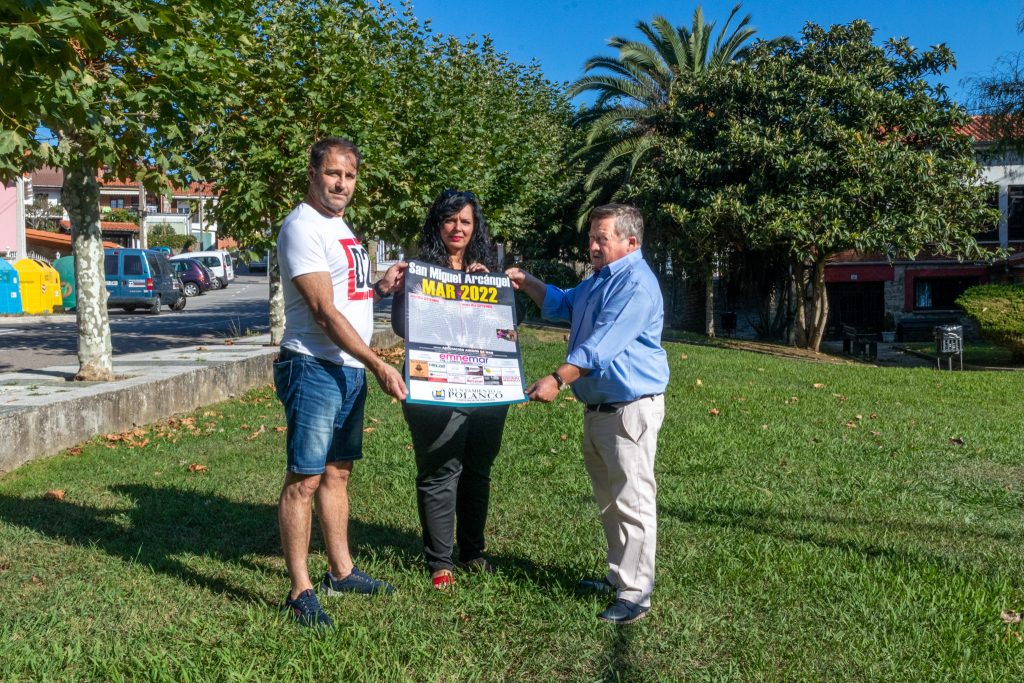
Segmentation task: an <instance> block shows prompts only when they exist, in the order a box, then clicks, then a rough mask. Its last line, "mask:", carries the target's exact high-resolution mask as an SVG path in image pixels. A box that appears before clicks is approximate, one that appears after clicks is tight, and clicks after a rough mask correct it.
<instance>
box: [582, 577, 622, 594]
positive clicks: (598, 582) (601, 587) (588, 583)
mask: <svg viewBox="0 0 1024 683" xmlns="http://www.w3.org/2000/svg"><path fill="white" fill-rule="evenodd" d="M576 592H577V593H578V594H579V595H615V586H613V585H611V584H610V583H608V579H583V580H581V581H580V582H579V583H577V584H576Z"/></svg>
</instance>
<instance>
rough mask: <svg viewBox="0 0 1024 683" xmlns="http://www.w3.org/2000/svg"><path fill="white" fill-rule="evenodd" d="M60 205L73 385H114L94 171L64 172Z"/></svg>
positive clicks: (82, 168)
mask: <svg viewBox="0 0 1024 683" xmlns="http://www.w3.org/2000/svg"><path fill="white" fill-rule="evenodd" d="M61 201H62V202H63V204H64V208H65V209H66V210H67V212H68V217H69V218H70V219H71V248H72V252H73V253H74V255H75V289H76V291H77V301H78V303H77V307H76V312H75V317H76V319H77V321H78V366H79V367H78V374H77V375H75V379H76V380H82V381H92V382H108V381H110V380H112V379H114V363H113V352H112V349H111V345H110V320H109V319H108V317H107V287H106V282H105V277H104V273H103V234H102V232H101V231H100V186H99V183H98V182H97V180H96V169H95V168H92V167H90V166H89V165H88V164H86V163H81V164H79V165H77V166H74V167H69V168H65V169H64V189H63V190H62V192H61Z"/></svg>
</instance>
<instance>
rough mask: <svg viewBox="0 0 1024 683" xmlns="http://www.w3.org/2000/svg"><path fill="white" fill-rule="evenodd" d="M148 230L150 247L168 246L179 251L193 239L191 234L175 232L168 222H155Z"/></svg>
mask: <svg viewBox="0 0 1024 683" xmlns="http://www.w3.org/2000/svg"><path fill="white" fill-rule="evenodd" d="M148 232H149V236H148V237H149V240H148V244H149V246H150V247H170V248H171V249H173V250H174V251H181V250H182V249H184V248H185V245H186V244H188V243H189V242H190V241H191V242H194V241H195V239H194V238H193V237H192V236H191V235H183V234H181V233H180V232H175V231H174V226H172V225H170V224H169V223H157V224H156V225H154V226H153V227H151V228H149V230H148Z"/></svg>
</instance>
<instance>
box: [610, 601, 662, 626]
mask: <svg viewBox="0 0 1024 683" xmlns="http://www.w3.org/2000/svg"><path fill="white" fill-rule="evenodd" d="M650 610H651V608H650V607H641V606H640V605H638V604H636V603H635V602H630V601H629V600H622V599H621V598H620V599H619V600H616V601H615V602H613V603H612V604H611V606H610V607H609V608H608V609H606V610H605V611H603V612H601V613H600V614H598V615H597V618H598V619H600V620H601V621H607V622H608V623H609V624H632V623H633V622H634V621H640V620H641V619H643V618H644V617H646V616H647V613H648V612H649V611H650Z"/></svg>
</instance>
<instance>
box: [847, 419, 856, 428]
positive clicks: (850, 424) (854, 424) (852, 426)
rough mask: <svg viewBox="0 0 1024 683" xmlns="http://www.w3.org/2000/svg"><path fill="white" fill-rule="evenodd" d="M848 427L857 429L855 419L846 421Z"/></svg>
mask: <svg viewBox="0 0 1024 683" xmlns="http://www.w3.org/2000/svg"><path fill="white" fill-rule="evenodd" d="M846 428H847V429H856V428H857V423H856V422H853V421H850V422H847V423H846Z"/></svg>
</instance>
